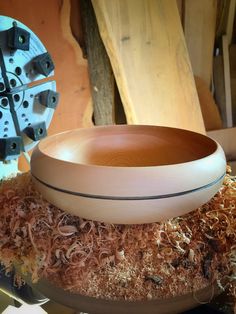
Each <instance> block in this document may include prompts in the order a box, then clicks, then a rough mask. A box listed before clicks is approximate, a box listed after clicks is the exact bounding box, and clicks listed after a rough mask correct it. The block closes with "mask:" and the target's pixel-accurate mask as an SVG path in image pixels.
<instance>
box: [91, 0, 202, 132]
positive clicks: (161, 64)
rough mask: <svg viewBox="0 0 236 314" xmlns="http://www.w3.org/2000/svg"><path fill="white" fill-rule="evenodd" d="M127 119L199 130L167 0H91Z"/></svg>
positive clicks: (175, 18) (173, 10)
mask: <svg viewBox="0 0 236 314" xmlns="http://www.w3.org/2000/svg"><path fill="white" fill-rule="evenodd" d="M92 3H93V6H94V9H95V14H96V17H97V21H98V26H99V29H100V33H101V37H102V39H103V42H104V44H105V47H106V49H107V52H108V55H109V57H110V60H111V64H112V67H113V71H114V74H115V78H116V80H117V84H118V88H119V91H120V95H121V99H122V101H123V104H124V108H125V113H126V117H127V121H128V123H131V124H132V123H134V124H154V125H165V126H172V127H179V128H184V129H189V130H194V131H198V132H202V133H204V132H205V128H204V123H203V119H202V114H201V110H200V106H199V101H198V97H197V92H196V88H195V84H194V79H193V74H192V70H191V65H190V62H189V57H188V52H187V49H186V45H185V40H184V36H183V32H182V27H181V23H180V18H179V13H178V9H177V5H176V1H173V0H113V1H110V0H93V1H92Z"/></svg>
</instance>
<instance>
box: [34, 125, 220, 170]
mask: <svg viewBox="0 0 236 314" xmlns="http://www.w3.org/2000/svg"><path fill="white" fill-rule="evenodd" d="M40 148H41V149H42V150H43V152H44V153H46V154H47V155H50V156H52V157H53V158H56V159H60V160H64V161H69V162H74V163H80V164H85V165H102V166H113V167H147V166H160V165H170V164H178V163H184V162H188V161H192V160H196V159H200V158H203V157H205V156H208V155H210V154H212V153H213V152H214V151H215V150H216V144H215V142H213V141H212V140H211V139H209V138H207V137H205V136H202V135H200V134H197V133H193V132H186V131H184V130H177V129H171V128H162V127H147V126H114V127H112V126H109V127H106V128H92V129H87V130H79V131H75V132H70V133H63V134H60V135H57V136H54V137H52V138H48V139H47V140H46V141H45V142H43V143H41V144H40Z"/></svg>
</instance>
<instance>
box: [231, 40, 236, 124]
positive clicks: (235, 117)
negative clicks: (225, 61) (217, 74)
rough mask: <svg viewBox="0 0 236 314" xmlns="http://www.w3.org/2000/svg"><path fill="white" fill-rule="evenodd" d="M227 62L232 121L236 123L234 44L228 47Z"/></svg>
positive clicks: (235, 48)
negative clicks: (228, 65) (228, 64)
mask: <svg viewBox="0 0 236 314" xmlns="http://www.w3.org/2000/svg"><path fill="white" fill-rule="evenodd" d="M229 63H230V83H231V100H232V113H233V123H234V125H236V45H232V46H231V47H230V49H229Z"/></svg>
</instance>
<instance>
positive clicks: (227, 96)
mask: <svg viewBox="0 0 236 314" xmlns="http://www.w3.org/2000/svg"><path fill="white" fill-rule="evenodd" d="M222 52H223V64H224V83H225V110H226V121H227V127H228V128H231V127H232V126H233V115H232V98H231V85H230V65H229V44H228V37H227V35H223V36H222Z"/></svg>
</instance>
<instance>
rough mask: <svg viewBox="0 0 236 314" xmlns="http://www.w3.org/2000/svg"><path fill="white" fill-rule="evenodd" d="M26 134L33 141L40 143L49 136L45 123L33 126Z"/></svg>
mask: <svg viewBox="0 0 236 314" xmlns="http://www.w3.org/2000/svg"><path fill="white" fill-rule="evenodd" d="M24 133H25V134H26V135H27V136H28V137H29V138H30V139H31V140H33V141H35V142H36V141H39V140H41V139H42V138H44V137H45V136H47V129H46V124H45V122H39V123H35V124H31V125H30V126H28V127H27V128H25V129H24Z"/></svg>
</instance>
